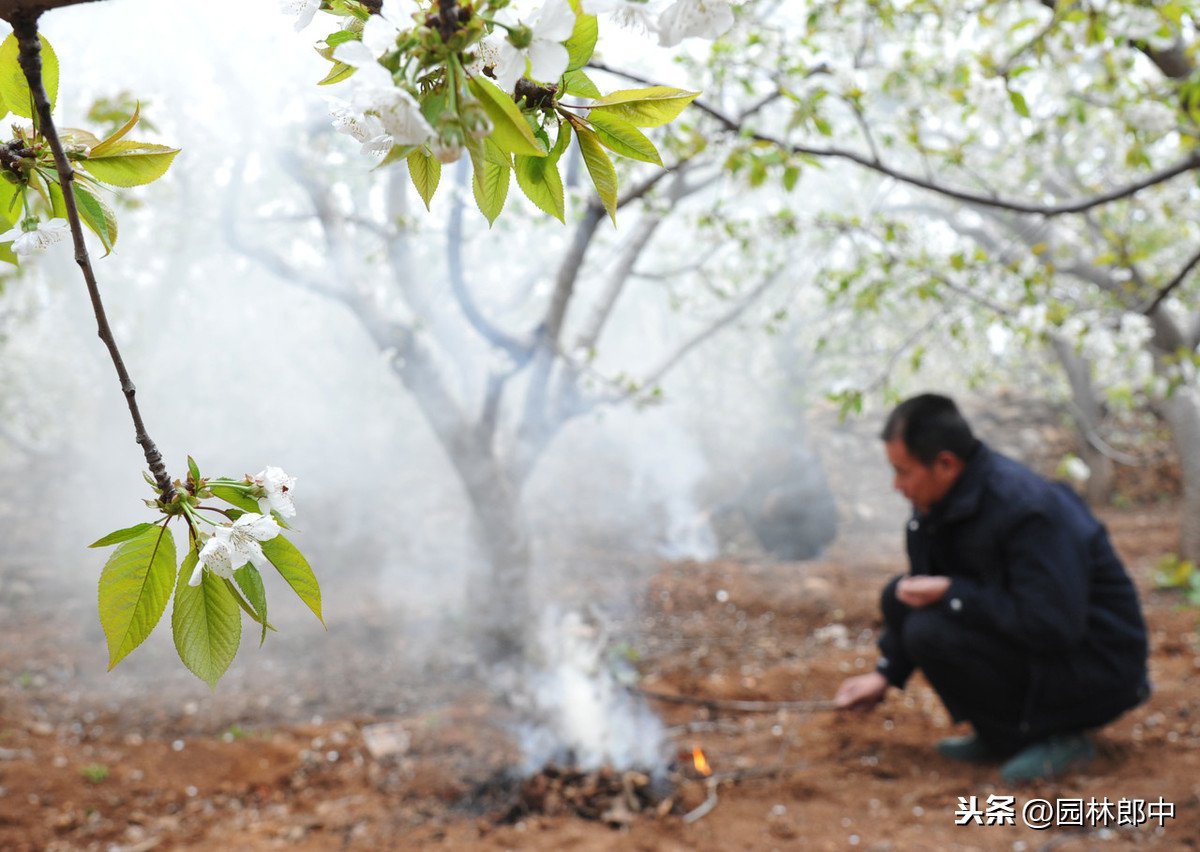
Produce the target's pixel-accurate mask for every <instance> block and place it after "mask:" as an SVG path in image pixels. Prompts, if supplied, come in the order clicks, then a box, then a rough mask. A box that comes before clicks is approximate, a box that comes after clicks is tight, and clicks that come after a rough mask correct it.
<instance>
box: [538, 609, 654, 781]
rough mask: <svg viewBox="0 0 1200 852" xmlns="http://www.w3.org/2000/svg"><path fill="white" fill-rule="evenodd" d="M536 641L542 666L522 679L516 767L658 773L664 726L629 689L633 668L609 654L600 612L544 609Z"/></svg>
mask: <svg viewBox="0 0 1200 852" xmlns="http://www.w3.org/2000/svg"><path fill="white" fill-rule="evenodd" d="M538 640H539V642H540V643H541V646H542V648H541V649H542V652H543V654H544V665H543V668H542V669H541V670H540V671H535V672H533V673H531V674H530V675H529V677H528V678H527V681H526V688H527V689H528V690H529V692H528V694H527V696H526V697H525V698H526V701H527V703H528V705H529V706H528V707H527V708H523V709H526V710H528V711H530V713H529V715H530V718H532V719H533V720H534V721H532V722H528V723H526V724H525V725H524V727H523V728H522V730H521V731H520V732H519V735H520V745H521V751H522V759H523V766H522V771H523V772H524V773H531V772H536V771H538V770H540V769H541V768H542V767H544V766H548V765H560V766H574V767H577V768H579V769H581V770H583V771H588V772H590V771H593V770H596V769H599V768H601V767H604V766H611V767H613V768H615V769H638V770H642V771H647V772H650V773H652V774H657V773H659V772H661V771H662V770H663V769H664V767H665V765H666V757H667V755H666V753H665V751H664V749H663V742H664V728H663V724H662V722H661V721H660V720H659V718H658V717H657V716H656V715H655V714H654V713H653V712H652V711H651V710H650V708H649V707H647V706H646V703H645V701H644V700H642V699H641V697H640V696H638V695H637V694H636V693H634V692H631V691H630V690H629V689H628V685H629V683H631V682H632V680H633V677H634V675H635V673H634V672H633V669H632V665H631V663H630V662H629V661H628V659H622V657H621V655H620V654H619V653H617V652H615V649H614V646H613V645H612V643H611V641H610V637H609V634H608V630H607V629H606V627H605V625H604V623H603V620H602V618H601V617H600V616H599V615H598V614H596V613H588V614H587V615H584V614H583V613H581V612H579V611H577V610H571V611H567V612H551V613H548V614H547V615H546V616H545V618H544V619H543V621H542V624H541V629H540V631H539V637H538Z"/></svg>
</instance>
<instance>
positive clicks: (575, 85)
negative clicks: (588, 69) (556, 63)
mask: <svg viewBox="0 0 1200 852" xmlns="http://www.w3.org/2000/svg"><path fill="white" fill-rule="evenodd" d="M563 91H564V92H565V93H566V94H568V95H578V96H579V97H581V98H598V97H600V89H599V88H597V86H596V84H595V83H593V82H592V78H591V77H589V76H588V75H587V74H585V73H583V71H582V70H575V71H568V72H567V73H566V74H564V75H563Z"/></svg>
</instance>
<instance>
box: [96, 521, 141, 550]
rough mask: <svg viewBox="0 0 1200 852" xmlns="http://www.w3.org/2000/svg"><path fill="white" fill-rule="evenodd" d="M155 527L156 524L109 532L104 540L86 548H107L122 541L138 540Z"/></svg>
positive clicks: (137, 525) (138, 525)
mask: <svg viewBox="0 0 1200 852" xmlns="http://www.w3.org/2000/svg"><path fill="white" fill-rule="evenodd" d="M155 527H156V524H136V525H135V526H132V527H126V528H125V529H123V530H117V531H116V532H110V533H109V534H108V535H106V536H105V537H104V538H102V539H100V540H98V541H94V542H92V543H91V544H89V545H88V547H108V546H109V545H110V544H120V543H121V542H123V541H130V540H132V539H135V538H138V537H140V536H141V535H143V534H144V533H146V532H149V531H150V530H152V529H154V528H155Z"/></svg>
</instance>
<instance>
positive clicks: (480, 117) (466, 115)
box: [459, 103, 493, 139]
mask: <svg viewBox="0 0 1200 852" xmlns="http://www.w3.org/2000/svg"><path fill="white" fill-rule="evenodd" d="M459 117H460V118H461V120H462V126H463V128H464V129H465V130H466V131H467V133H470V134H471V135H472V136H473V137H475V138H476V139H485V138H486V137H488V136H490V135H491V132H492V128H493V125H492V120H491V119H490V118H488V114H487V112H486V111H485V110H484V108H483V107H482V106H480V105H479V104H478V103H469V104H465V105H464V106H463V108H462V112H461V113H460V114H459Z"/></svg>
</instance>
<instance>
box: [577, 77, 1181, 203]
mask: <svg viewBox="0 0 1200 852" xmlns="http://www.w3.org/2000/svg"><path fill="white" fill-rule="evenodd" d="M588 65H589V67H592V68H597V69H599V70H601V71H608V72H610V73H612V74H617V75H619V76H622V77H625V78H627V79H630V80H634V81H638V82H647V81H646V80H645V79H644V78H642V77H640V76H638V75H635V74H628V73H626V72H624V71H620V70H618V69H615V68H612V67H611V66H608V65H606V64H604V63H602V62H590V63H588ZM692 106H694V107H696V108H697V109H698V110H700V111H701V112H704V113H706V114H707V115H709V116H710V117H712V118H713V119H715V120H716V121H717V122H718V123H719V124H720V125H721V126H722V127H723V128H724V129H725V130H727V131H729V132H730V133H733V134H736V135H737V136H738V137H739V138H742V139H748V140H753V141H755V142H763V143H766V144H768V145H771V146H773V147H776V148H779V149H780V150H783V151H787V152H788V153H791V154H800V155H804V156H809V157H817V158H822V159H830V160H846V161H849V162H851V163H854V164H855V165H858V166H861V167H862V168H865V169H868V170H870V171H873V172H875V173H877V174H881V175H884V176H886V177H890V178H892V179H893V180H896V181H899V182H900V183H903V184H907V185H908V186H914V187H917V188H919V189H924V190H927V191H929V192H933V193H936V194H937V195H941V196H944V197H946V198H953V199H955V200H956V201H962V202H964V203H966V204H974V205H978V206H980V207H991V208H995V209H999V210H1008V211H1010V212H1013V213H1031V214H1035V215H1039V216H1047V217H1054V216H1063V215H1066V214H1069V213H1082V212H1084V211H1085V210H1091V209H1092V208H1095V207H1102V206H1104V205H1106V204H1110V203H1112V202H1114V201H1120V200H1121V199H1123V198H1130V197H1132V196H1134V195H1137V194H1138V193H1139V192H1141V191H1142V190H1145V189H1147V188H1149V187H1152V186H1157V185H1158V184H1160V183H1166V182H1167V181H1169V180H1171V179H1173V178H1176V177H1178V176H1179V175H1181V174H1186V173H1187V172H1190V171H1194V170H1195V169H1197V168H1200V150H1197V151H1192V152H1191V153H1189V154H1188V155H1187V156H1186V157H1184V158H1183V159H1181V160H1180V161H1179V162H1177V163H1175V164H1173V165H1170V166H1167V167H1165V168H1163V169H1160V170H1158V171H1156V172H1154V173H1152V174H1150V175H1147V176H1146V177H1145V178H1142V179H1141V180H1138V181H1134V182H1132V183H1128V184H1126V185H1124V186H1119V187H1117V188H1115V189H1112V190H1109V191H1108V192H1101V193H1096V194H1094V195H1090V196H1087V197H1084V198H1079V199H1075V200H1073V201H1066V202H1063V203H1061V204H1037V203H1034V202H1028V201H1020V200H1018V199H1011V198H1002V197H1000V196H998V195H982V194H980V193H977V192H971V191H969V190H965V189H958V188H956V187H952V186H946V185H945V184H942V183H940V182H939V181H937V180H934V179H932V178H925V177H921V176H920V175H917V174H913V173H911V172H908V171H905V170H903V169H900V168H897V167H895V166H891V165H888V164H887V163H885V162H883V160H882V159H880V158H879V157H878V156H867V155H865V154H862V153H860V152H858V151H852V150H850V149H849V148H838V147H826V148H813V147H810V146H807V145H800V144H795V143H791V142H787V141H785V140H783V139H780V138H778V137H776V136H770V135H768V134H765V133H759V132H757V131H754V132H750V133H746V132H745V128H744V127H743V126H742V125H743V122H744V120H745V117H744V116H743V117H739V118H733V117H730V116H728V115H726V114H725V113H723V112H722V111H721V110H719V109H717V108H716V107H713V106H709V105H708V104H707V103H705V102H704V101H702V100H700V99H699V98H697V99H696V100H694V101H692Z"/></svg>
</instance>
